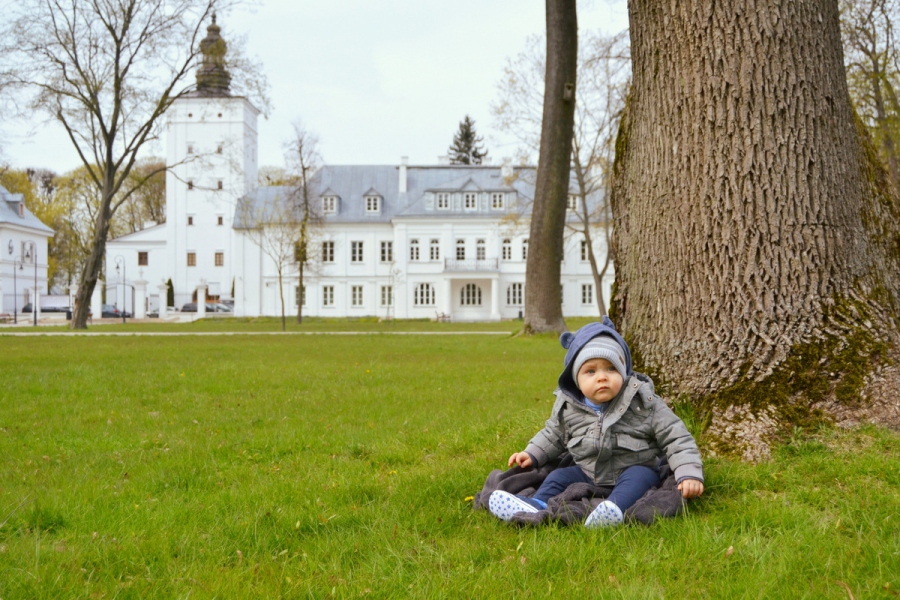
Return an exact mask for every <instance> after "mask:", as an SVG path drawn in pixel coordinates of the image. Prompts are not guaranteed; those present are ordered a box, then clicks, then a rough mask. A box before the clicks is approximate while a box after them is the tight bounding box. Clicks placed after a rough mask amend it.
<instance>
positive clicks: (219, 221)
mask: <svg viewBox="0 0 900 600" xmlns="http://www.w3.org/2000/svg"><path fill="white" fill-rule="evenodd" d="M224 224H225V217H223V216H222V215H219V216H218V217H216V225H224Z"/></svg>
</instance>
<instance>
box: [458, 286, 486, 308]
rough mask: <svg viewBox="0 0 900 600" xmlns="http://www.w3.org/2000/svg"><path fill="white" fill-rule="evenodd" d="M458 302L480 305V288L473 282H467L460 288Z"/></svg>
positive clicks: (466, 304)
mask: <svg viewBox="0 0 900 600" xmlns="http://www.w3.org/2000/svg"><path fill="white" fill-rule="evenodd" d="M459 303H460V304H462V305H463V306H481V288H480V287H478V286H477V285H475V284H474V283H467V284H466V286H465V287H464V288H463V289H462V290H460V293H459Z"/></svg>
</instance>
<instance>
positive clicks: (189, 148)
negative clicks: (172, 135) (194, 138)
mask: <svg viewBox="0 0 900 600" xmlns="http://www.w3.org/2000/svg"><path fill="white" fill-rule="evenodd" d="M187 153H188V154H193V153H194V145H193V144H188V147H187Z"/></svg>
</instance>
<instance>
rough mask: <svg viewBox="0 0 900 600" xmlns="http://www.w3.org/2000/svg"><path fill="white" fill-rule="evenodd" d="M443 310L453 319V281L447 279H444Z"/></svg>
mask: <svg viewBox="0 0 900 600" xmlns="http://www.w3.org/2000/svg"><path fill="white" fill-rule="evenodd" d="M444 286H445V288H444V310H443V312H445V313H447V315H449V316H450V317H451V318H453V280H452V279H450V278H449V277H447V278H445V279H444Z"/></svg>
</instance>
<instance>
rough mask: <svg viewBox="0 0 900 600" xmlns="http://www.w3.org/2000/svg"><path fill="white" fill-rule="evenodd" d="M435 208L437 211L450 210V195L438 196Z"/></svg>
mask: <svg viewBox="0 0 900 600" xmlns="http://www.w3.org/2000/svg"><path fill="white" fill-rule="evenodd" d="M437 207H438V210H447V209H448V208H450V194H438V195H437Z"/></svg>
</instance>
